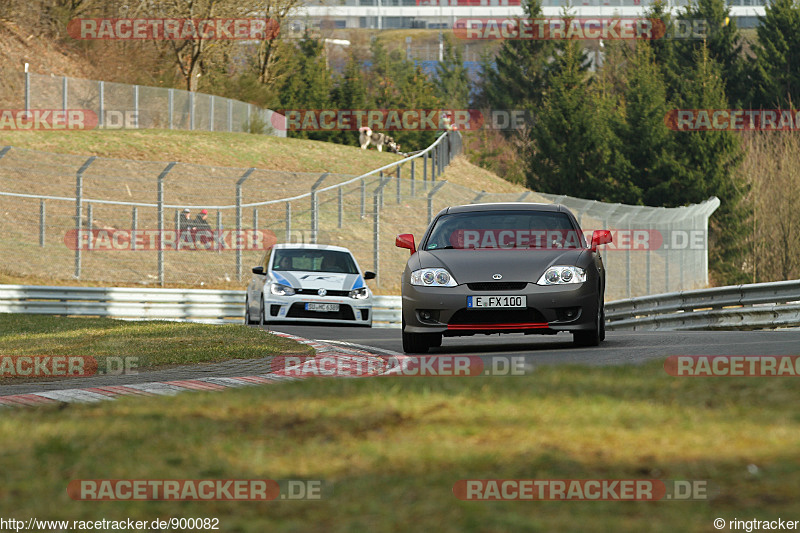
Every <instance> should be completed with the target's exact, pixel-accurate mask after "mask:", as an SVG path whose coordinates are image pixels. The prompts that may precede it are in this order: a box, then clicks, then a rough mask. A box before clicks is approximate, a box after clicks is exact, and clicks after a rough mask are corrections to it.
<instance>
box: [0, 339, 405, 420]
mask: <svg viewBox="0 0 800 533" xmlns="http://www.w3.org/2000/svg"><path fill="white" fill-rule="evenodd" d="M272 334H273V335H278V336H280V337H285V338H288V339H292V340H295V341H297V342H299V343H301V344H306V345H309V346H311V347H312V348H313V349H314V350H315V351H316V356H317V357H321V356H322V357H330V358H334V359H335V360H336V361H337V363H339V364H341V365H345V366H355V367H359V368H360V367H361V365H364V364H367V363H368V362H369V361H370V360H373V361H374V359H375V358H376V357H380V358H381V359H385V358H386V357H387V356H389V357H395V356H396V355H395V354H394V352H387V351H385V350H379V351H380V352H382V353H383V355H377V354H375V353H372V352H370V351H367V350H366V348H369V347H366V346H364V347H362V346H358V345H353V344H349V343H341V344H339V343H337V344H336V345H333V344H328V343H325V342H320V341H313V340H309V339H304V338H302V337H297V336H295V335H289V334H288V333H280V332H272ZM370 350H371V348H370ZM397 355H399V354H397ZM292 373H293V372H292V368H287V369H283V370H279V371H277V372H272V373H269V374H261V375H256V376H239V377H203V378H197V379H181V380H174V381H153V382H148V383H134V384H130V385H110V386H100V387H87V388H81V389H64V390H52V391H43V392H32V393H28V394H13V395H10V396H0V408H2V407H33V406H38V405H48V404H59V403H93V402H100V401H103V400H114V399H116V398H119V397H120V396H174V395H175V394H178V393H179V392H186V391H220V390H225V389H230V388H237V387H248V386H254V385H268V384H272V383H279V382H281V381H295V380H300V379H304V378H302V377H296V376H293V375H290V374H292Z"/></svg>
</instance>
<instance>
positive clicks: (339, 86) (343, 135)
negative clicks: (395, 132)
mask: <svg viewBox="0 0 800 533" xmlns="http://www.w3.org/2000/svg"><path fill="white" fill-rule="evenodd" d="M331 104H332V105H333V107H334V108H336V109H340V110H349V111H353V110H363V109H367V107H368V105H367V85H366V82H365V81H364V72H363V71H362V69H361V62H360V61H359V60H358V58H356V56H355V54H353V53H351V54H350V57H349V58H348V60H347V64H346V65H345V67H344V72H342V75H341V77H339V78H338V80H337V81H336V84H335V86H334V87H333V89H332V90H331ZM351 126H352V129H351V130H342V131H338V132H336V135H333V136H332V137H331V141H333V142H338V143H340V144H349V145H354V146H357V145H358V124H355V122H351Z"/></svg>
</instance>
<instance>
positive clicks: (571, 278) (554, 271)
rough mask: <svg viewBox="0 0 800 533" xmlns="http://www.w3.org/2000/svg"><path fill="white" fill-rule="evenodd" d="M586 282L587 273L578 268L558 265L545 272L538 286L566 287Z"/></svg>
mask: <svg viewBox="0 0 800 533" xmlns="http://www.w3.org/2000/svg"><path fill="white" fill-rule="evenodd" d="M584 281H586V271H585V270H584V269H582V268H580V267H576V266H564V265H557V266H551V267H550V268H548V269H547V270H545V271H544V274H542V277H541V278H539V281H537V282H536V284H537V285H566V284H569V283H583V282H584Z"/></svg>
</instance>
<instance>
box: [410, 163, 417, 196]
mask: <svg viewBox="0 0 800 533" xmlns="http://www.w3.org/2000/svg"><path fill="white" fill-rule="evenodd" d="M416 162H417V160H416V159H412V160H411V197H412V198H413V197H414V196H416V191H415V190H414V189H415V187H414V186H415V185H416V183H415V182H414V163H416Z"/></svg>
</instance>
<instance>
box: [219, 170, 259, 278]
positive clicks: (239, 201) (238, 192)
mask: <svg viewBox="0 0 800 533" xmlns="http://www.w3.org/2000/svg"><path fill="white" fill-rule="evenodd" d="M255 170H256V169H255V168H248V169H247V171H246V172H245V173H244V174H242V177H241V178H239V180H238V181H237V182H236V240H235V241H234V242H235V243H236V278H237V279H238V280H239V281H242V184H243V183H244V182H245V180H246V179H247V178H249V177H250V174H252V173H253V172H255ZM221 237H222V236H221V235H219V234H218V235H217V238H219V239H220V242H222V238H221Z"/></svg>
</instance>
